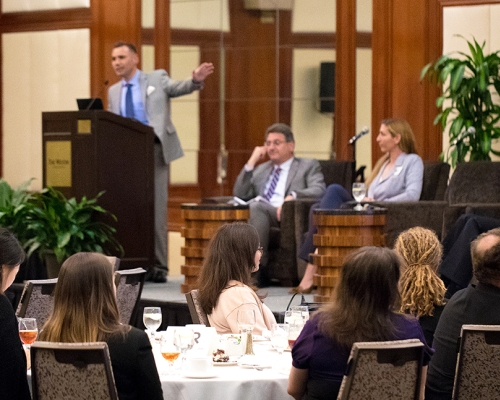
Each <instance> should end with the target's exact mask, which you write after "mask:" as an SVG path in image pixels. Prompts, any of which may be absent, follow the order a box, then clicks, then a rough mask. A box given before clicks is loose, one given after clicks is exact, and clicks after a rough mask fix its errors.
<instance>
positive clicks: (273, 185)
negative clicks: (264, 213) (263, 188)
mask: <svg viewBox="0 0 500 400" xmlns="http://www.w3.org/2000/svg"><path fill="white" fill-rule="evenodd" d="M280 172H281V168H280V167H278V168H276V169H275V170H274V171H273V176H272V177H271V184H270V185H269V188H268V189H267V192H266V194H265V195H264V199H266V200H268V201H269V200H271V197H273V194H274V190H275V189H276V185H277V184H278V181H279V179H280Z"/></svg>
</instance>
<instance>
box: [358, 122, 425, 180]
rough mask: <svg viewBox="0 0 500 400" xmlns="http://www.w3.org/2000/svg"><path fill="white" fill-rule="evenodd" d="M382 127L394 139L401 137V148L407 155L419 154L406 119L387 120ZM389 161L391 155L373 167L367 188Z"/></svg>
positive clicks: (384, 157) (385, 155)
mask: <svg viewBox="0 0 500 400" xmlns="http://www.w3.org/2000/svg"><path fill="white" fill-rule="evenodd" d="M381 125H385V126H386V127H387V130H388V131H389V133H390V134H391V136H392V137H393V138H394V137H396V136H397V135H399V136H400V137H401V139H400V141H399V144H398V146H399V148H400V149H401V150H402V151H403V152H404V153H406V154H417V147H416V144H415V135H414V134H413V131H412V129H411V126H410V124H409V123H408V122H407V121H406V120H404V119H398V118H387V119H384V120H382V122H381ZM388 159H389V154H384V155H383V156H382V157H380V158H379V159H378V160H377V163H376V164H375V166H374V167H373V170H372V173H371V174H370V176H369V177H368V179H367V180H366V188H368V187H369V186H370V184H371V183H372V182H373V180H374V179H375V177H376V176H377V175H378V173H379V172H380V169H381V168H382V165H384V163H385V162H386V161H387V160H388Z"/></svg>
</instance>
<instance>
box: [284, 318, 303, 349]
mask: <svg viewBox="0 0 500 400" xmlns="http://www.w3.org/2000/svg"><path fill="white" fill-rule="evenodd" d="M288 325H289V326H288V345H289V346H290V349H292V348H293V345H294V344H295V341H296V340H297V338H298V337H299V335H300V332H301V331H302V328H303V327H304V321H303V320H302V319H298V318H296V319H293V320H292V321H291V322H290V323H289V324H288Z"/></svg>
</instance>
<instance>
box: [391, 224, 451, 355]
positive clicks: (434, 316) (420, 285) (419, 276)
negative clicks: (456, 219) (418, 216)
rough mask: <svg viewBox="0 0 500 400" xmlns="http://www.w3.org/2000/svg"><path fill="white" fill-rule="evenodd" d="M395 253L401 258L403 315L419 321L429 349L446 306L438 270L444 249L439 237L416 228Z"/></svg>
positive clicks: (405, 234)
mask: <svg viewBox="0 0 500 400" xmlns="http://www.w3.org/2000/svg"><path fill="white" fill-rule="evenodd" d="M394 251H395V252H396V253H397V254H398V255H399V256H400V257H401V278H400V279H399V289H400V293H401V309H400V311H401V312H404V313H407V314H411V315H413V316H414V317H416V318H418V321H419V323H420V326H421V327H422V330H423V331H424V335H425V339H426V341H427V344H428V345H429V347H432V340H433V338H434V331H435V330H436V326H437V323H438V321H439V317H440V316H441V312H442V311H443V308H444V305H445V302H446V301H445V298H444V297H445V292H446V288H445V286H444V283H443V281H442V280H441V278H439V277H438V276H437V273H436V271H437V269H438V267H439V263H440V262H441V256H442V253H443V246H441V243H440V242H439V239H438V238H437V236H436V234H435V233H434V232H433V231H431V230H429V229H425V228H421V227H415V228H410V229H408V230H406V231H404V232H402V233H401V234H400V235H399V236H398V238H397V239H396V243H395V244H394Z"/></svg>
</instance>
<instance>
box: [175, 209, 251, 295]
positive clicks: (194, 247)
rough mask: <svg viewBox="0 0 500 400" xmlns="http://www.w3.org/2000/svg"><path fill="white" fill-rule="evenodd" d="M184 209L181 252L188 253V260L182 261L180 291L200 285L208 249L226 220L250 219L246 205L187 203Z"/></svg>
mask: <svg viewBox="0 0 500 400" xmlns="http://www.w3.org/2000/svg"><path fill="white" fill-rule="evenodd" d="M181 213H182V220H183V227H182V228H181V235H182V237H184V238H185V246H184V247H182V248H181V255H182V256H184V257H186V264H185V265H181V274H183V275H184V283H183V284H181V293H188V292H190V291H191V290H193V289H197V280H198V275H199V273H200V269H201V266H202V264H203V259H204V257H205V249H206V248H207V247H208V243H209V242H210V239H211V238H212V237H213V236H214V235H215V232H216V231H217V230H218V229H219V228H220V227H221V226H222V225H224V224H228V223H232V222H237V221H240V222H248V219H249V218H250V210H249V208H248V206H247V205H238V206H233V205H230V204H192V203H191V204H188V203H186V204H182V205H181Z"/></svg>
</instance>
